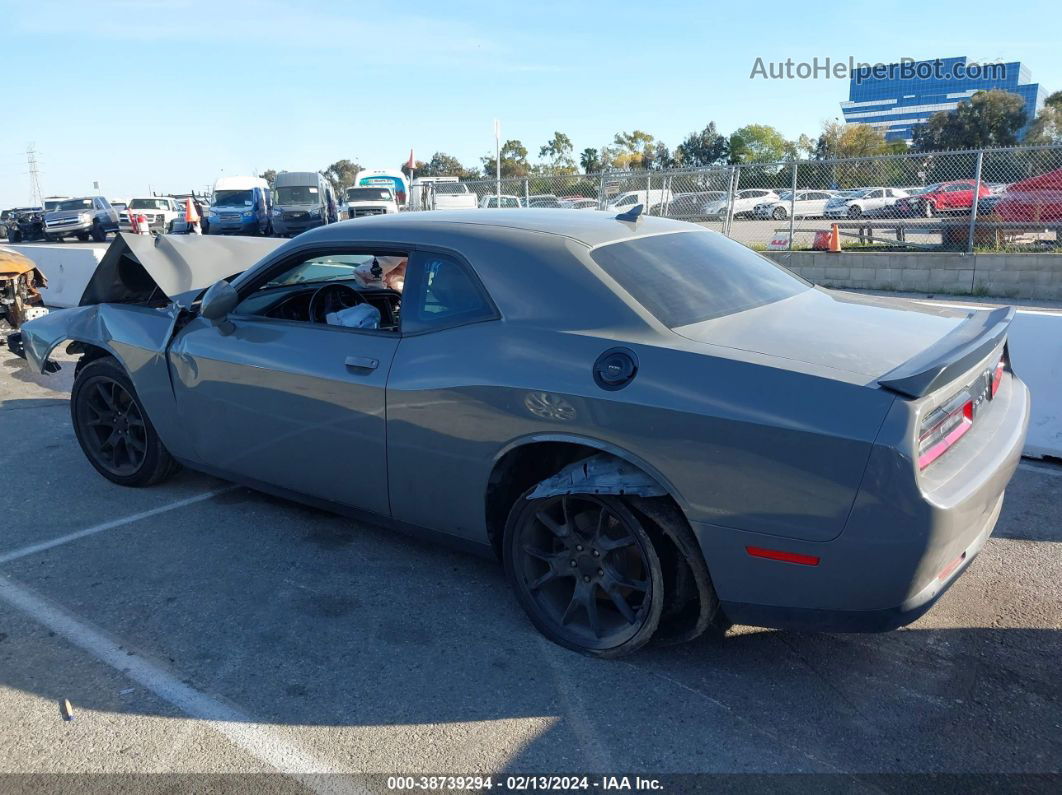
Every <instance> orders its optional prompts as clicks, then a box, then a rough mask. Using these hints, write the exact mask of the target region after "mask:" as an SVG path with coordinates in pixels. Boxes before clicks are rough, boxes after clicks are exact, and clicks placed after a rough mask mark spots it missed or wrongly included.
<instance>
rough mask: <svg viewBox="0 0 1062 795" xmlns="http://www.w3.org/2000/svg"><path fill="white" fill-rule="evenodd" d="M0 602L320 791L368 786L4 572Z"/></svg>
mask: <svg viewBox="0 0 1062 795" xmlns="http://www.w3.org/2000/svg"><path fill="white" fill-rule="evenodd" d="M0 602H4V603H6V604H8V605H10V606H12V607H15V608H17V609H18V610H21V611H22V612H23V613H25V614H26V615H28V616H29V617H30V618H32V619H34V620H35V621H37V622H38V623H40V624H43V625H44V626H45V627H47V628H48V629H50V630H51V631H52V632H54V633H56V634H57V635H59V636H61V637H63V638H65V639H66V640H68V641H69V642H70V643H73V644H74V645H75V646H78V647H80V648H81V649H84V650H85V651H86V652H88V653H89V654H91V655H92V656H93V657H95V658H96V659H98V660H100V661H101V662H103V663H105V664H107V665H109V666H110V667H111V668H114V669H115V670H117V671H121V672H122V673H123V674H125V675H126V676H128V677H129V678H130V679H132V680H133V681H135V682H138V683H139V684H140V685H142V686H143V687H145V688H147V689H148V690H150V691H151V692H152V693H154V694H155V695H156V696H158V697H159V698H161V699H163V700H164V701H167V702H169V703H170V704H172V705H173V706H174V707H176V708H177V709H179V710H181V712H183V713H185V714H186V715H188V716H189V717H192V718H196V719H199V720H202V721H204V723H203V725H204V726H206V727H207V728H210V729H212V730H213V731H216V732H218V733H219V734H221V735H223V736H224V737H226V738H227V739H228V740H230V741H231V742H232V743H234V744H235V745H237V746H238V747H240V748H242V749H243V750H244V751H246V752H247V753H249V754H250V755H251V756H253V757H254V758H255V759H257V760H258V761H260V762H262V763H264V764H266V765H268V766H269V767H271V768H274V769H275V770H278V771H280V772H281V773H284V774H285V775H288V776H291V777H293V778H295V779H297V780H299V782H300V783H302V784H304V785H305V786H306V787H307V788H308V789H310V790H313V791H314V792H321V793H339V792H343V793H347V792H359V793H360V792H367V790H366V789H365V788H363V787H361V786H359V785H357V784H356V783H355V782H353V781H350V780H349V779H344V778H341V777H339V776H338V775H337V771H336V770H334V769H333V768H332V767H331V766H330V765H328V764H326V763H325V762H323V761H321V760H320V759H317V758H316V757H313V756H311V755H309V754H307V753H306V752H304V751H302V750H301V749H299V748H296V747H295V746H293V745H291V744H289V743H288V742H286V741H285V740H284V739H282V738H281V737H280V736H279V735H278V733H277V732H275V731H272V730H271V729H270V728H269V727H268V726H266V725H263V724H260V723H255V722H253V720H252V719H251V718H250V717H249V716H247V715H245V714H244V713H242V712H240V711H239V710H238V709H236V708H235V707H231V706H229V705H227V704H224V703H222V702H220V701H218V700H216V699H214V698H211V697H210V696H208V695H206V694H204V693H200V692H199V691H198V690H196V689H195V688H192V687H189V686H188V685H186V684H184V683H183V682H182V681H181V680H180V679H179V678H178V677H177V676H175V675H174V674H172V673H170V672H168V671H166V670H165V669H164V668H163V667H162V666H161V665H156V664H155V663H152V662H149V661H148V660H146V659H145V658H143V657H141V656H139V655H129V654H128V652H127V651H126V649H127V648H128V647H124V648H123V646H122V645H119V644H118V643H117V642H116V641H115V640H113V639H111V638H109V637H107V635H106V634H104V633H103V632H102V631H101V630H99V629H96V628H95V627H93V626H92V625H90V624H88V623H86V622H84V621H81V620H80V619H78V618H75V617H74V616H72V615H71V614H69V613H67V612H66V611H65V610H63V609H62V608H60V607H58V606H57V605H54V604H52V603H51V602H49V601H48V600H46V599H44V598H43V597H41V596H38V595H36V594H35V593H33V592H32V591H30V590H29V589H27V588H24V587H22V586H21V585H18V584H17V583H15V582H13V581H12V580H10V579H9V578H7V577H4V576H2V575H0ZM322 774H326V775H322ZM329 774H330V775H329Z"/></svg>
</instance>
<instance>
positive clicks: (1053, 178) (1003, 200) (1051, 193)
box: [993, 169, 1062, 223]
mask: <svg viewBox="0 0 1062 795" xmlns="http://www.w3.org/2000/svg"><path fill="white" fill-rule="evenodd" d="M993 198H995V197H993ZM995 212H996V214H997V215H998V216H999V217H1000V218H1002V219H1003V220H1004V221H1013V222H1016V223H1019V222H1020V223H1038V222H1040V221H1050V222H1058V221H1062V169H1058V170H1056V171H1048V172H1047V173H1046V174H1038V175H1036V176H1035V177H1029V178H1028V179H1023V180H1021V181H1020V182H1015V183H1014V184H1012V185H1008V186H1007V189H1006V190H1005V191H1004V192H1003V193H1001V194H999V197H998V203H997V204H996V206H995Z"/></svg>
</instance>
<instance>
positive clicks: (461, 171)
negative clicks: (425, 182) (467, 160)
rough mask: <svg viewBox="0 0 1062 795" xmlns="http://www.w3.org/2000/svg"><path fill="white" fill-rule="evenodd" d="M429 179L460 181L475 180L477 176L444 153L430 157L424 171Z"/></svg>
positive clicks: (454, 158)
mask: <svg viewBox="0 0 1062 795" xmlns="http://www.w3.org/2000/svg"><path fill="white" fill-rule="evenodd" d="M424 174H425V176H429V177H461V178H462V179H469V178H475V177H476V176H477V175H476V174H474V173H472V172H471V171H469V170H468V169H467V168H465V165H464V164H463V163H462V162H461V161H460V160H458V159H457V158H456V157H454V156H453V155H448V154H446V152H436V153H435V154H433V155H432V156H431V160H429V161H428V165H427V167H426V168H425V171H424Z"/></svg>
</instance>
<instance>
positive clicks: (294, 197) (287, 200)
mask: <svg viewBox="0 0 1062 795" xmlns="http://www.w3.org/2000/svg"><path fill="white" fill-rule="evenodd" d="M273 201H274V203H275V204H317V203H318V192H317V188H315V187H313V186H311V185H285V186H284V187H282V188H277V189H276V192H275V193H274V198H273Z"/></svg>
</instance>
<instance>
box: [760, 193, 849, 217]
mask: <svg viewBox="0 0 1062 795" xmlns="http://www.w3.org/2000/svg"><path fill="white" fill-rule="evenodd" d="M792 193H793V192H792V191H788V190H787V191H784V192H782V193H779V194H778V198H777V199H776V200H775V201H767V202H761V203H760V204H757V205H756V207H755V208H754V209H753V212H752V214H753V216H755V217H756V218H773V219H774V220H775V221H782V220H785V219H786V218H788V217H789V213H790V211H793V215H794V217H796V218H821V217H822V215H823V214H824V213H825V212H826V202H828V201H829V200H830V199H832V198H833V197H834V196H836V195H837V194H836V193H835V192H834V191H832V190H798V191H797V193H796V200H795V201H794V200H792Z"/></svg>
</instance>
